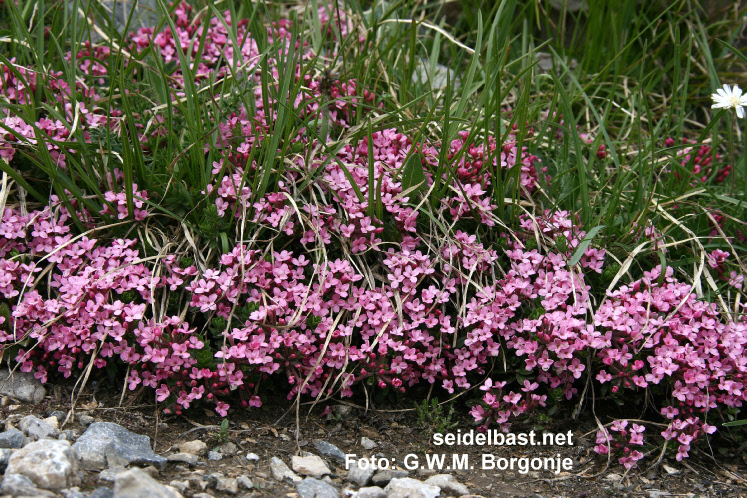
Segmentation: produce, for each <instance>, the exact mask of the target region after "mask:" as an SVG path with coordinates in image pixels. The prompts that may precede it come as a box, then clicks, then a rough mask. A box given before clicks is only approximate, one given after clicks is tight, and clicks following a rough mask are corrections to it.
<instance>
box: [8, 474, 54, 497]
mask: <svg viewBox="0 0 747 498" xmlns="http://www.w3.org/2000/svg"><path fill="white" fill-rule="evenodd" d="M0 492H2V493H3V494H5V495H13V496H34V497H36V498H51V497H53V496H56V495H55V494H54V493H52V492H51V491H45V490H43V489H39V488H37V487H36V486H34V483H33V482H32V481H31V479H29V478H28V477H26V476H22V475H20V474H10V475H6V476H5V478H4V479H3V483H2V486H0Z"/></svg>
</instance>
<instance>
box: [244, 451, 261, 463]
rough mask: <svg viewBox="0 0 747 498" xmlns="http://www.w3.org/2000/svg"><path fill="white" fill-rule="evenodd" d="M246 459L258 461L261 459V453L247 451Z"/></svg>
mask: <svg viewBox="0 0 747 498" xmlns="http://www.w3.org/2000/svg"><path fill="white" fill-rule="evenodd" d="M246 459H247V460H249V461H250V462H256V461H257V460H259V455H257V454H256V453H247V454H246Z"/></svg>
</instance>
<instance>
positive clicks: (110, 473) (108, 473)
mask: <svg viewBox="0 0 747 498" xmlns="http://www.w3.org/2000/svg"><path fill="white" fill-rule="evenodd" d="M126 471H127V469H125V468H124V467H123V466H121V465H117V466H114V467H109V468H108V469H106V470H102V471H101V472H100V473H99V481H103V482H111V483H113V482H114V481H115V480H116V478H117V476H118V475H119V474H121V473H122V472H126Z"/></svg>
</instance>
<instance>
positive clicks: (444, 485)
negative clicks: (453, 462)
mask: <svg viewBox="0 0 747 498" xmlns="http://www.w3.org/2000/svg"><path fill="white" fill-rule="evenodd" d="M425 484H428V485H430V486H438V487H439V488H441V491H443V492H444V493H445V494H448V495H455V496H462V495H466V494H469V489H468V488H467V486H465V485H464V484H461V483H459V481H457V480H456V478H455V477H454V476H453V475H451V474H436V475H435V476H433V477H429V478H428V479H426V480H425Z"/></svg>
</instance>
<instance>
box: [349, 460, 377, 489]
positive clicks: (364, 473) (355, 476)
mask: <svg viewBox="0 0 747 498" xmlns="http://www.w3.org/2000/svg"><path fill="white" fill-rule="evenodd" d="M375 470H376V469H375V468H374V467H373V466H371V465H369V466H368V467H366V468H363V467H359V466H358V462H356V461H353V462H352V463H351V464H350V467H348V481H350V482H352V483H355V484H357V485H358V486H361V487H362V486H365V485H367V484H368V483H369V482H371V478H372V477H373V474H374V471H375Z"/></svg>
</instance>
